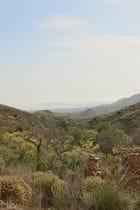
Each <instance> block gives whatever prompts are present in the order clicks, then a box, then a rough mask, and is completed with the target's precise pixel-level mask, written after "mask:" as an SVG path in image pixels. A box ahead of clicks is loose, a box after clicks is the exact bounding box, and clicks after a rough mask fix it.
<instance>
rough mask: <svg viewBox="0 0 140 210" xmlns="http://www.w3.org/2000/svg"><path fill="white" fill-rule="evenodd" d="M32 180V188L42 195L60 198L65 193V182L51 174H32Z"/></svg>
mask: <svg viewBox="0 0 140 210" xmlns="http://www.w3.org/2000/svg"><path fill="white" fill-rule="evenodd" d="M32 179H33V184H34V186H36V187H37V188H38V190H41V191H42V192H43V194H44V195H49V196H50V195H52V196H53V198H61V197H62V196H63V195H64V193H65V182H64V181H63V180H61V179H59V178H58V177H57V176H56V175H54V174H53V173H52V172H34V173H33V175H32ZM53 198H52V199H53Z"/></svg>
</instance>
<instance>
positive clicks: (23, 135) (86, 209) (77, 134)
mask: <svg viewBox="0 0 140 210" xmlns="http://www.w3.org/2000/svg"><path fill="white" fill-rule="evenodd" d="M14 115H15V110H14ZM20 117H22V116H20ZM18 118H19V116H17V115H16V116H15V117H13V118H10V119H11V120H12V123H13V124H12V125H13V128H12V129H6V128H5V127H4V129H1V133H0V199H1V200H2V201H3V202H5V203H6V205H7V206H13V205H16V207H15V206H14V207H9V209H12V208H13V209H17V210H19V209H20V208H22V209H23V210H26V209H29V210H30V209H32V210H35V209H51V210H138V209H140V177H139V175H140V174H139V173H138V172H137V171H133V173H136V174H137V175H138V177H137V182H136V184H135V185H133V187H132V185H129V184H127V183H128V179H129V180H130V181H131V178H130V177H133V176H134V174H133V173H126V171H127V172H128V168H125V164H124V165H123V163H122V154H123V151H124V150H126V149H128V148H133V147H138V146H137V145H136V143H137V142H139V141H138V139H139V134H138V131H137V132H136V133H135V135H136V137H137V138H136V139H135V140H136V141H135V142H133V139H132V137H130V136H129V135H128V134H126V133H125V130H124V129H123V127H121V125H120V124H118V123H117V124H116V123H112V122H99V123H98V125H97V126H96V127H94V128H92V126H91V123H90V124H89V122H88V120H72V119H69V118H67V117H63V118H62V117H61V118H58V117H57V118H53V116H51V120H49V119H48V113H47V114H46V115H42V114H41V113H39V115H37V118H36V117H33V119H34V122H33V123H31V124H30V123H29V125H28V123H27V125H26V120H25V119H24V122H25V123H24V126H23V127H22V122H21V120H20V124H19V125H18V123H17V122H16V123H15V124H14V122H13V121H14V120H17V119H18ZM31 119H32V118H31ZM46 119H47V120H46ZM35 120H36V121H35ZM35 122H37V123H35ZM4 123H5V124H4V126H5V125H6V121H4ZM134 164H135V163H134ZM138 167H139V163H138ZM130 172H131V171H130ZM0 205H1V204H0ZM7 209H8V207H7Z"/></svg>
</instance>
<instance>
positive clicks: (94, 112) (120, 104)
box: [75, 94, 140, 118]
mask: <svg viewBox="0 0 140 210" xmlns="http://www.w3.org/2000/svg"><path fill="white" fill-rule="evenodd" d="M137 103H140V94H136V95H133V96H131V97H128V98H122V99H120V100H118V101H116V102H115V103H112V104H106V105H100V106H96V107H93V108H90V109H86V110H85V111H83V112H79V113H77V114H76V115H75V117H82V118H89V117H97V116H100V115H104V114H107V113H110V112H114V111H118V110H120V109H123V108H125V107H128V106H131V105H133V104H137Z"/></svg>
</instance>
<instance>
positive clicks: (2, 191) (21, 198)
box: [0, 176, 32, 205]
mask: <svg viewBox="0 0 140 210" xmlns="http://www.w3.org/2000/svg"><path fill="white" fill-rule="evenodd" d="M0 196H1V199H2V200H4V201H6V202H9V201H11V202H13V203H15V204H21V205H25V204H27V203H28V202H29V201H30V199H31V197H32V189H31V187H30V186H29V185H28V184H26V183H25V182H24V180H23V179H21V178H19V177H13V176H4V177H1V178H0Z"/></svg>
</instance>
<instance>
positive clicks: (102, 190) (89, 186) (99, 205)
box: [83, 178, 129, 210]
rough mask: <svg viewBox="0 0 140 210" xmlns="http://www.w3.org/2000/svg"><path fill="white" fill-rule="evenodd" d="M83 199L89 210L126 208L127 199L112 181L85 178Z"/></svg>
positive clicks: (123, 209) (118, 209)
mask: <svg viewBox="0 0 140 210" xmlns="http://www.w3.org/2000/svg"><path fill="white" fill-rule="evenodd" d="M83 200H84V202H85V204H86V205H87V207H88V208H89V209H91V210H95V209H96V210H128V208H129V199H128V197H127V196H126V194H125V192H122V191H121V190H120V189H119V187H118V186H117V185H116V184H115V183H112V182H105V181H102V180H101V179H99V178H87V179H86V181H85V192H84V193H83Z"/></svg>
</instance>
